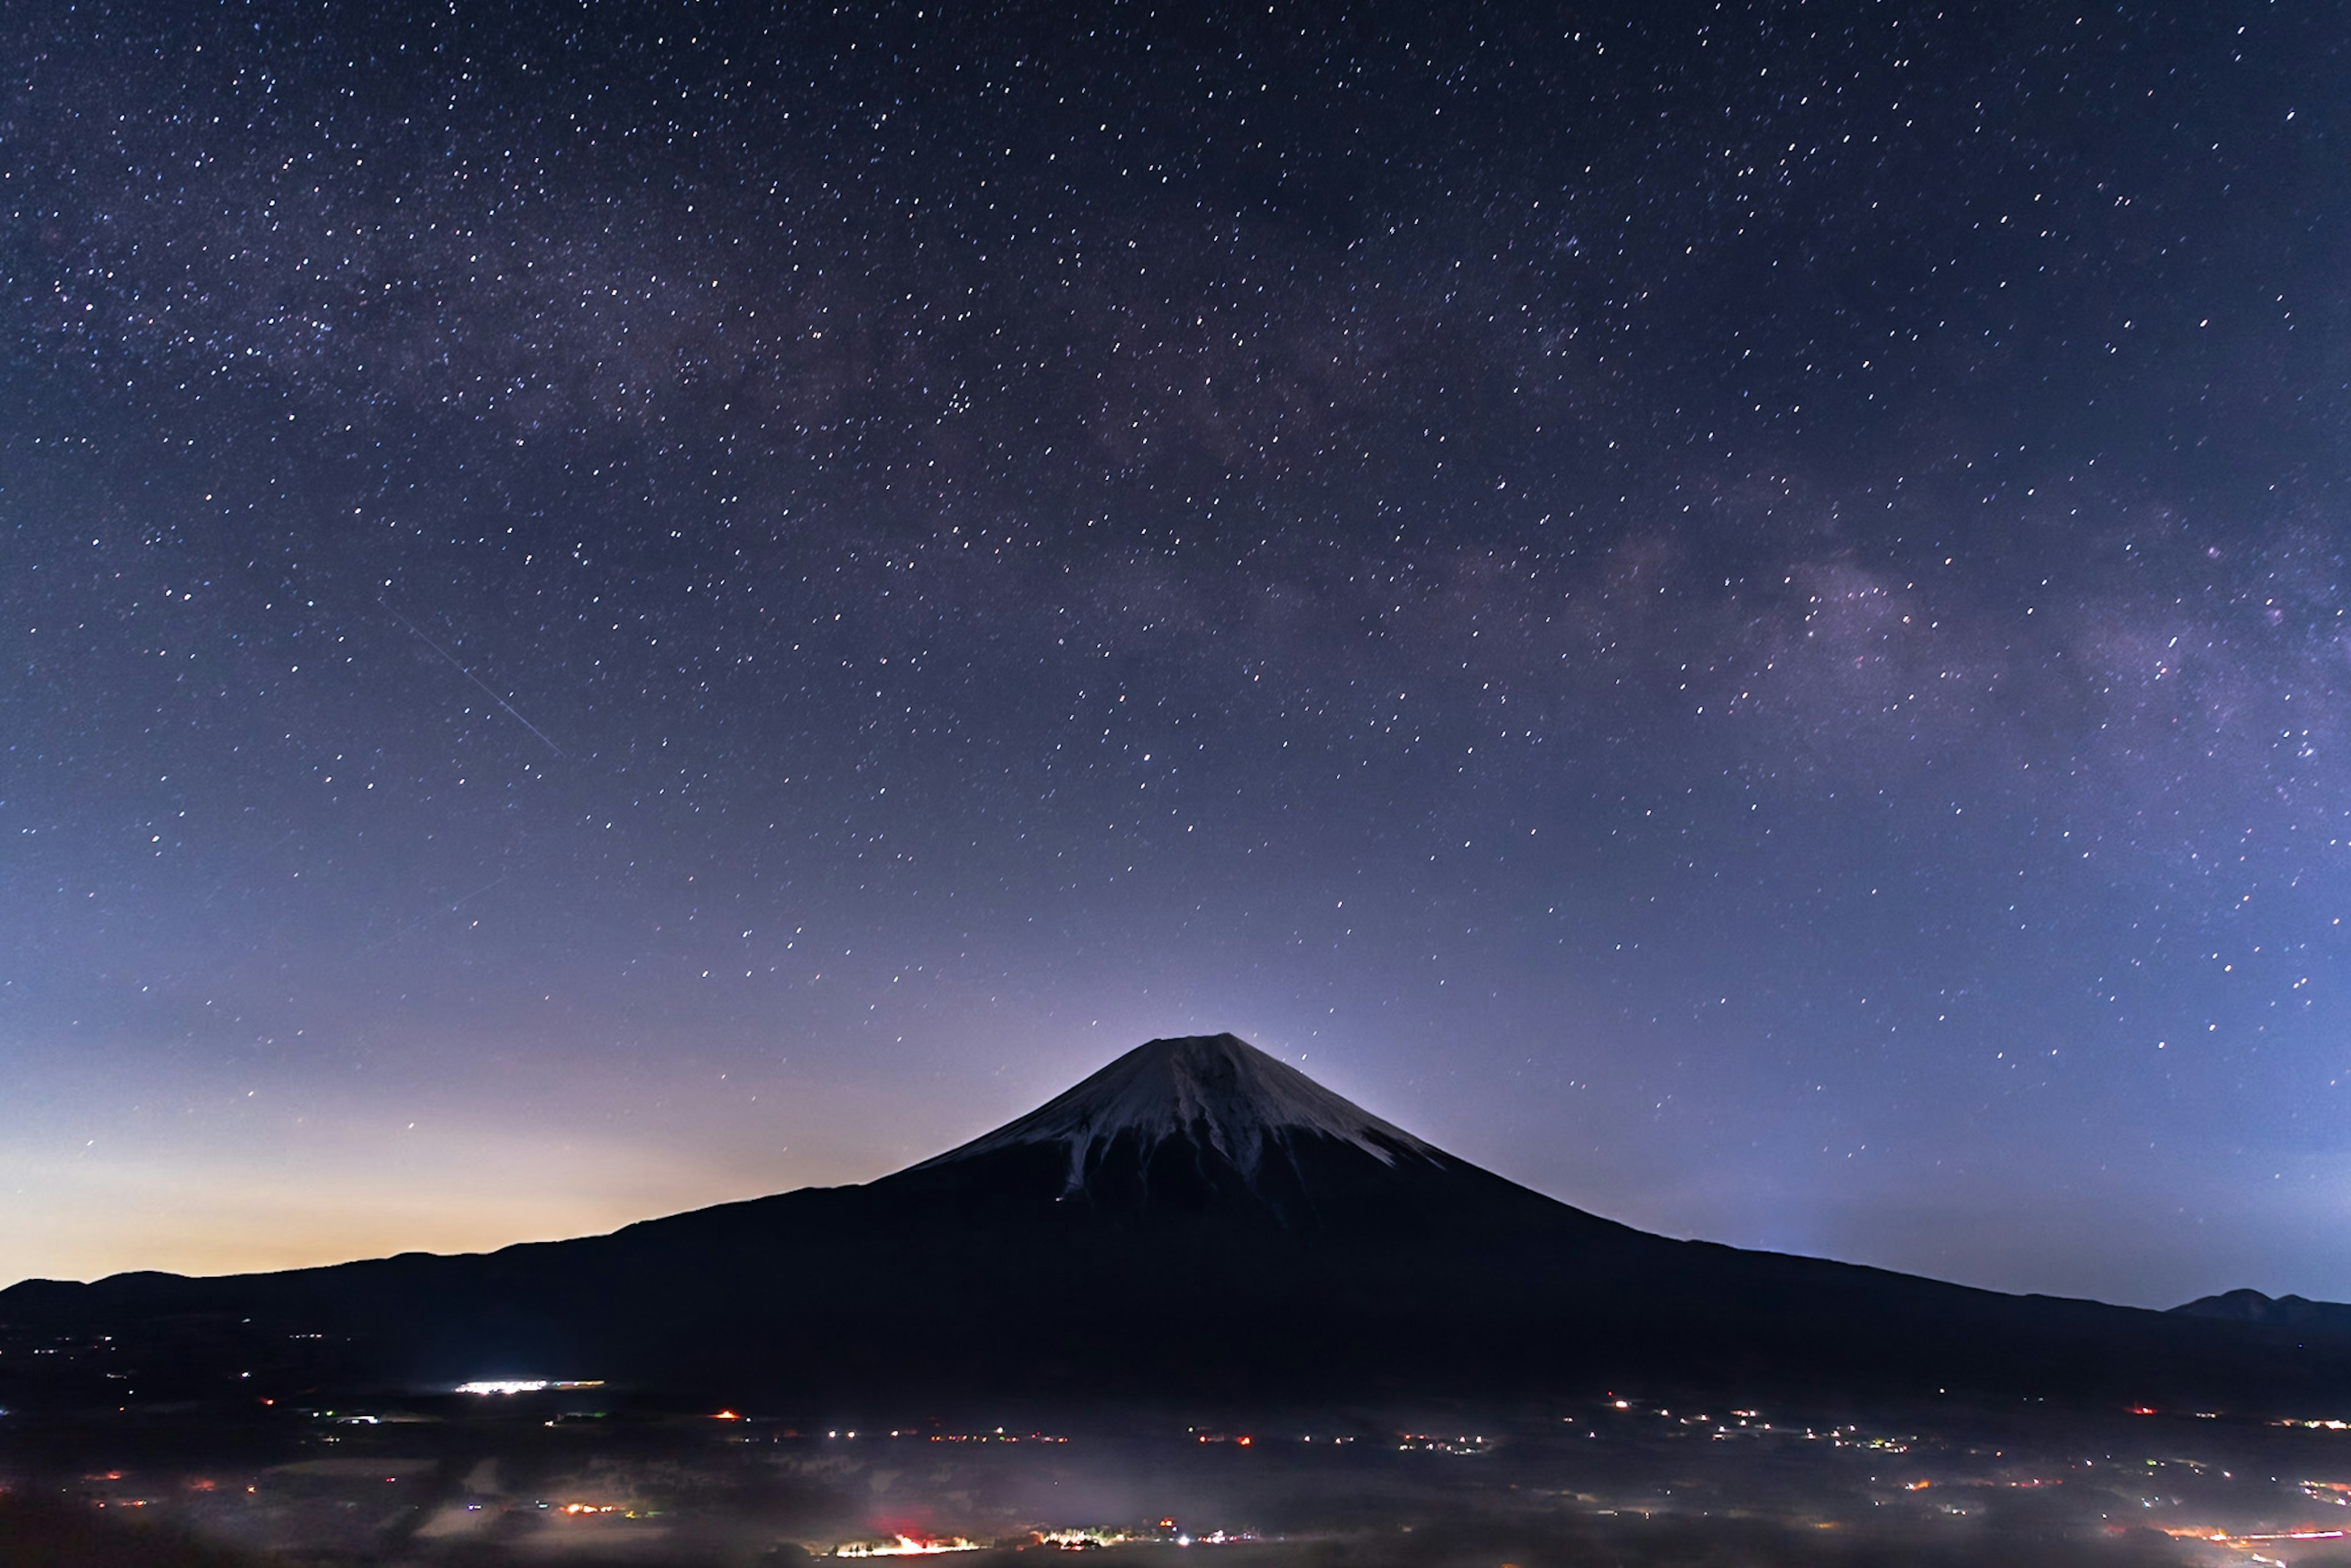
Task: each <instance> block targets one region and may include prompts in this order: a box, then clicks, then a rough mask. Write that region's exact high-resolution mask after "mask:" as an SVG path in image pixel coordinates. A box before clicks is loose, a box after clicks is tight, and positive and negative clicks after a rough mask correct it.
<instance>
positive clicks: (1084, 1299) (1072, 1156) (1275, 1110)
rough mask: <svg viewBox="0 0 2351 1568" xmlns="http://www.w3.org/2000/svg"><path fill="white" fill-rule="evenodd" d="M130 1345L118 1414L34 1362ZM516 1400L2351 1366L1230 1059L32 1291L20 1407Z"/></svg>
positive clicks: (2138, 1394)
mask: <svg viewBox="0 0 2351 1568" xmlns="http://www.w3.org/2000/svg"><path fill="white" fill-rule="evenodd" d="M99 1336H112V1337H111V1338H110V1339H105V1340H103V1341H101V1340H100V1339H99ZM65 1343H78V1344H82V1345H90V1344H96V1343H103V1344H104V1345H105V1346H106V1354H105V1355H104V1356H103V1357H102V1358H100V1360H102V1361H103V1370H104V1372H105V1375H106V1376H107V1378H108V1379H109V1381H107V1382H105V1383H94V1382H91V1381H90V1380H91V1379H92V1378H94V1377H96V1376H97V1373H96V1372H95V1371H93V1370H92V1368H93V1367H96V1366H98V1364H99V1363H98V1362H93V1361H90V1360H89V1358H88V1357H84V1358H82V1360H80V1361H75V1360H74V1359H73V1358H71V1357H68V1358H66V1359H65V1360H62V1361H58V1360H50V1361H45V1362H39V1363H36V1362H35V1361H34V1360H33V1359H32V1358H31V1357H29V1356H27V1355H26V1354H17V1352H18V1351H20V1350H21V1349H25V1348H28V1347H37V1346H40V1345H44V1344H47V1345H57V1344H65ZM76 1368H79V1371H77V1370H75V1369H76ZM496 1376H504V1377H543V1378H567V1377H569V1378H597V1379H602V1380H605V1381H608V1382H611V1383H613V1384H625V1385H633V1386H635V1387H637V1388H640V1389H643V1390H647V1391H652V1392H654V1393H657V1394H660V1395H662V1396H674V1397H677V1398H703V1397H708V1398H713V1399H719V1400H723V1401H726V1402H728V1403H731V1404H737V1405H739V1404H741V1403H744V1402H747V1401H760V1402H765V1403H766V1404H768V1405H770V1406H777V1407H789V1408H795V1409H802V1410H815V1409H852V1408H868V1409H872V1408H883V1407H889V1408H905V1407H908V1406H910V1405H911V1404H914V1403H917V1402H919V1404H920V1405H921V1406H922V1407H924V1408H926V1409H945V1408H954V1407H978V1406H982V1405H983V1404H986V1403H987V1402H990V1401H996V1402H999V1404H1000V1402H1002V1401H1005V1400H1008V1399H1010V1400H1018V1401H1020V1402H1023V1403H1025V1404H1027V1405H1028V1406H1031V1407H1037V1406H1048V1405H1052V1404H1056V1403H1073V1402H1083V1403H1086V1404H1089V1405H1100V1404H1102V1403H1103V1402H1105V1401H1119V1400H1132V1401H1142V1402H1153V1403H1165V1402H1168V1401H1175V1400H1183V1401H1194V1402H1201V1401H1223V1402H1233V1401H1257V1402H1261V1401H1267V1400H1303V1399H1332V1398H1341V1399H1349V1400H1361V1401H1371V1400H1380V1399H1391V1398H1404V1397H1410V1398H1422V1397H1432V1396H1435V1397H1458V1398H1497V1397H1499V1398H1510V1399H1523V1398H1530V1397H1541V1396H1549V1395H1552V1394H1561V1395H1566V1394H1584V1393H1590V1392H1592V1391H1593V1390H1595V1389H1597V1388H1600V1387H1603V1386H1611V1387H1621V1386H1627V1385H1636V1386H1648V1387H1654V1388H1661V1389H1662V1388H1668V1387H1670V1388H1675V1389H1701V1388H1702V1389H1715V1390H1720V1391H1723V1392H1750V1391H1751V1392H1754V1393H1757V1394H1761V1393H1765V1392H1782V1391H1789V1392H1792V1391H1799V1390H1806V1391H1812V1392H1815V1393H1819V1392H1838V1393H1849V1394H1854V1395H1862V1394H1886V1395H1907V1394H1923V1395H1933V1394H1936V1393H1938V1391H1944V1390H1948V1391H1949V1392H1951V1393H1953V1394H1959V1393H1962V1392H1965V1393H1971V1394H1981V1395H1986V1396H2000V1397H2010V1396H2026V1397H2042V1398H2050V1399H2059V1400H2065V1401H2095V1402H2102V1403H2103V1402H2106V1401H2122V1402H2128V1403H2143V1404H2167V1405H2168V1404H2176V1403H2179V1402H2183V1401H2193V1402H2194V1403H2195V1406H2196V1407H2198V1408H2211V1407H2215V1406H2226V1407H2229V1408H2234V1409H2255V1408H2262V1409H2271V1408H2275V1409H2286V1408H2293V1407H2299V1406H2303V1405H2305V1404H2307V1403H2308V1402H2309V1401H2310V1400H2312V1399H2314V1398H2316V1397H2321V1396H2345V1395H2351V1333H2345V1332H2341V1331H2340V1330H2337V1329H2335V1328H2332V1327H2327V1326H2322V1325H2314V1324H2305V1323H2302V1322H2293V1323H2283V1322H2266V1321H2256V1320H2252V1319H2246V1318H2234V1319H2231V1318H2221V1317H2213V1316H2207V1315H2199V1314H2179V1313H2161V1312H2147V1311H2141V1310H2137V1309H2134V1308H2126V1307H2115V1306H2107V1305H2104V1304H2101V1303H2097V1302H2093V1301H2068V1300H2062V1299H2056V1298H2051V1297H2043V1296H2011V1295H2002V1294H2000V1293H1997V1292H1993V1291H1978V1290H1972V1289H1968V1288H1965V1287H1961V1286H1958V1285H1949V1284H1944V1283H1940V1282H1938V1281H1930V1280H1925V1279H1919V1278H1916V1277H1912V1276H1907V1275H1902V1274H1896V1273H1891V1272H1887V1271H1885V1270H1874V1269H1866V1268H1859V1267H1855V1266H1851V1265H1846V1264H1841V1263H1834V1262H1828V1261H1823V1260H1815V1259H1808V1258H1798V1257H1790V1256H1785V1255H1782V1254H1776V1253H1766V1252H1753V1251H1742V1250H1739V1249H1732V1248H1729V1247H1722V1246H1717V1245H1713V1244H1710V1243H1705V1242H1692V1241H1677V1240H1672V1239H1667V1238H1664V1237H1659V1236H1653V1235H1649V1234H1646V1233H1645V1232H1642V1231H1638V1230H1635V1229H1633V1228H1629V1227H1626V1226H1623V1225H1619V1224H1616V1223H1614V1222H1613V1221H1611V1220H1607V1219H1604V1218H1599V1217H1597V1216H1595V1215H1592V1214H1588V1213H1585V1212H1584V1211H1583V1210H1581V1209H1578V1208H1574V1207H1570V1206H1569V1205H1567V1204H1564V1203H1561V1202H1559V1201H1557V1200H1555V1199H1553V1198H1550V1197H1544V1196H1543V1195H1541V1194H1540V1193H1536V1192H1533V1191H1531V1190H1530V1189H1528V1188H1526V1187H1523V1186H1519V1185H1517V1184H1515V1183H1513V1182H1510V1181H1508V1180H1506V1179H1504V1178H1503V1177H1501V1176H1496V1175H1494V1174H1493V1173H1491V1172H1489V1171H1486V1170H1482V1169H1480V1168H1479V1167H1478V1166H1474V1165H1471V1164H1469V1163H1468V1162H1467V1161H1464V1160H1461V1159H1458V1158H1456V1157H1455V1156H1453V1155H1449V1154H1447V1153H1446V1152H1445V1151H1444V1150H1442V1149H1439V1148H1437V1147H1435V1146H1434V1145H1430V1144H1428V1143H1426V1142H1425V1141H1423V1140H1422V1139H1420V1138H1418V1137H1416V1136H1415V1135H1413V1134H1411V1133H1408V1132H1406V1131H1405V1130H1404V1129H1402V1128H1401V1127H1398V1126H1396V1125H1395V1124H1391V1123H1389V1122H1386V1121H1384V1120H1383V1119H1381V1118H1380V1117H1378V1116H1376V1115H1374V1114H1373V1113H1370V1112H1369V1111H1366V1110H1364V1109H1363V1108H1362V1107H1360V1106H1357V1105H1355V1104H1353V1103H1350V1102H1349V1101H1347V1100H1345V1099H1343V1098H1342V1097H1340V1096H1339V1095H1337V1094H1334V1093H1332V1092H1330V1091H1329V1090H1327V1089H1325V1088H1323V1087H1322V1085H1320V1084H1318V1083H1316V1082H1313V1081H1312V1080H1311V1079H1310V1078H1308V1077H1307V1076H1306V1075H1305V1074H1303V1073H1301V1072H1300V1071H1297V1070H1295V1069H1293V1068H1291V1067H1289V1066H1287V1065H1285V1064H1284V1063H1282V1062H1280V1061H1276V1060H1274V1059H1273V1058H1272V1057H1270V1056H1268V1055H1266V1054H1265V1053H1264V1052H1262V1051H1258V1050H1256V1049H1255V1048H1254V1047H1252V1046H1250V1045H1249V1044H1247V1043H1246V1042H1244V1041H1242V1040H1238V1039H1236V1038H1235V1037H1233V1036H1231V1035H1213V1036H1197V1037H1189V1038H1184V1039H1175V1040H1153V1041H1151V1042H1149V1043H1148V1044H1145V1045H1144V1046H1141V1047H1139V1048H1138V1049H1136V1050H1134V1051H1130V1052H1128V1053H1127V1054H1126V1055H1124V1056H1122V1057H1120V1058H1119V1059H1118V1060H1116V1061H1113V1062H1111V1063H1110V1064H1109V1065H1108V1066H1106V1067H1104V1068H1103V1069H1102V1070H1101V1071H1098V1072H1096V1073H1095V1074H1093V1075H1092V1077H1090V1078H1088V1079H1086V1080H1084V1081H1083V1082H1081V1083H1079V1084H1077V1085H1076V1086H1075V1087H1073V1088H1071V1090H1069V1091H1068V1092H1065V1093H1063V1094H1061V1095H1060V1096H1058V1097H1057V1098H1055V1099H1053V1100H1051V1101H1050V1102H1048V1103H1045V1104H1044V1105H1042V1106H1040V1107H1039V1108H1038V1109H1037V1110H1035V1111H1033V1112H1031V1113H1029V1114H1028V1115H1025V1116H1022V1117H1020V1118H1019V1119H1018V1120H1016V1121H1014V1122H1011V1123H1009V1124H1006V1125H1005V1126H1003V1127H1000V1128H998V1129H997V1130H996V1131H994V1132H991V1133H987V1134H984V1135H982V1136H980V1137H978V1138H976V1139H974V1140H972V1141H971V1142H969V1143H967V1144H965V1145H961V1146H960V1147H957V1148H955V1149H952V1150H949V1151H948V1152H946V1153H945V1154H942V1155H937V1156H935V1157H934V1158H932V1159H928V1160H925V1161H923V1162H922V1163H921V1164H918V1165H915V1166H910V1167H908V1168H906V1169H904V1170H902V1171H899V1172H897V1173H896V1174H894V1175H892V1176H884V1177H882V1178H881V1179H879V1180H876V1181H873V1182H870V1183H867V1184H864V1185H862V1186H842V1187H830V1188H813V1187H812V1188H802V1189H800V1190H798V1191H794V1192H788V1193H783V1194H779V1195H778V1196H775V1197H763V1198H757V1199H752V1200H750V1201H747V1202H742V1203H732V1204H724V1205H720V1206H718V1207H712V1208H705V1209H700V1210H696V1211H694V1212H691V1213H686V1214H680V1215H674V1216H671V1217H669V1218H663V1219H654V1220H647V1221H644V1222H643V1223H640V1224H636V1225H632V1226H629V1227H627V1228H623V1229H621V1230H618V1231H615V1232H613V1233H611V1234H610V1235H607V1236H598V1237H587V1238H582V1239H577V1240H570V1241H559V1242H543V1243H531V1244H526V1245H521V1246H515V1247H508V1248H506V1249H502V1250H499V1251H496V1252H492V1253H486V1254H470V1255H460V1256H448V1257H442V1256H432V1255H427V1254H421V1253H410V1254H403V1255H402V1256H399V1257H395V1258H387V1259H379V1260H369V1261H363V1262H355V1263H347V1264H340V1265H337V1266H334V1267H331V1268H321V1269H306V1270H293V1271H289V1272H283V1273H272V1274H251V1275H238V1276H228V1277H222V1278H212V1279H188V1278H183V1277H180V1276H175V1275H167V1274H152V1273H144V1274H124V1275H118V1276H115V1277H112V1278H110V1279H106V1280H100V1281H96V1282H94V1283H90V1284H73V1283H65V1282H58V1281H26V1282H25V1283H22V1284H19V1285H16V1286H15V1287H13V1288H11V1289H9V1290H6V1291H0V1403H5V1404H17V1405H27V1404H36V1403H40V1402H44V1401H47V1402H49V1403H56V1402H58V1401H68V1400H72V1399H78V1398H89V1397H94V1396H98V1395H99V1394H103V1395H104V1396H105V1397H106V1398H107V1400H108V1401H109V1404H110V1405H111V1403H112V1402H113V1400H114V1397H115V1395H116V1394H117V1393H118V1392H119V1391H120V1389H121V1388H122V1387H123V1386H124V1385H126V1384H127V1385H132V1386H135V1387H137V1388H139V1389H140V1390H141V1394H142V1396H145V1397H156V1398H163V1397H174V1398H191V1397H194V1398H202V1397H206V1396H225V1394H226V1393H229V1392H235V1393H237V1394H238V1395H240V1396H244V1395H246V1394H248V1393H251V1392H253V1391H256V1390H263V1389H267V1388H278V1389H286V1390H297V1389H301V1388H310V1389H327V1388H358V1387H368V1386H375V1387H384V1386H393V1385H402V1386H409V1387H417V1386H429V1385H436V1384H437V1385H440V1386H443V1387H447V1386H449V1385H453V1384H455V1383H457V1382H461V1381H465V1380H470V1379H476V1378H484V1377H496Z"/></svg>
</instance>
